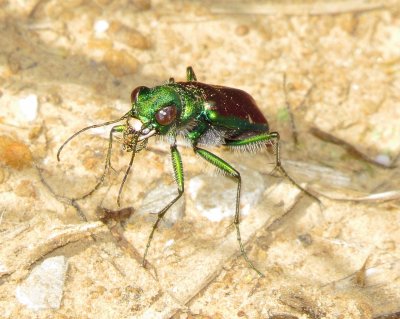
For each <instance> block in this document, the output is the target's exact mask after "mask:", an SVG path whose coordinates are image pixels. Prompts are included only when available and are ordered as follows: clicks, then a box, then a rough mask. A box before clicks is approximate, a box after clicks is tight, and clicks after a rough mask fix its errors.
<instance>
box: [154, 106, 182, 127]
mask: <svg viewBox="0 0 400 319" xmlns="http://www.w3.org/2000/svg"><path fill="white" fill-rule="evenodd" d="M177 113H178V110H177V109H176V106H175V105H168V106H165V107H163V108H162V109H160V110H158V111H157V112H156V114H155V118H156V121H157V123H158V124H161V125H169V124H171V123H172V122H173V121H175V119H176V115H177Z"/></svg>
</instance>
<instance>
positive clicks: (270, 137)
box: [226, 132, 322, 205]
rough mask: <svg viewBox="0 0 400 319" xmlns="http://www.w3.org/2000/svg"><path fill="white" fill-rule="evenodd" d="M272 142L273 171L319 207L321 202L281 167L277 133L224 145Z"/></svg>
mask: <svg viewBox="0 0 400 319" xmlns="http://www.w3.org/2000/svg"><path fill="white" fill-rule="evenodd" d="M271 140H274V144H275V168H274V171H275V170H277V171H279V172H280V173H281V174H282V175H283V176H284V177H285V178H287V180H288V181H289V182H290V183H292V184H293V185H294V186H295V187H297V188H298V189H299V190H301V191H302V192H303V193H304V194H306V195H307V196H308V197H310V198H312V199H314V200H315V201H317V202H318V204H319V205H321V204H322V203H321V200H320V199H319V198H318V197H317V196H315V195H314V194H312V193H311V192H309V191H308V190H306V189H305V188H304V187H302V186H301V185H300V184H299V183H297V182H296V181H295V180H294V179H293V178H292V177H291V176H290V175H289V174H288V173H287V172H286V170H285V168H284V167H283V166H282V163H281V154H280V153H281V151H280V144H279V141H280V136H279V133H278V132H271V133H262V134H260V135H255V136H251V137H249V138H246V139H242V140H237V141H227V142H226V145H227V146H234V147H235V146H236V147H237V146H246V145H251V144H254V143H255V144H259V143H263V142H264V143H266V142H268V141H271Z"/></svg>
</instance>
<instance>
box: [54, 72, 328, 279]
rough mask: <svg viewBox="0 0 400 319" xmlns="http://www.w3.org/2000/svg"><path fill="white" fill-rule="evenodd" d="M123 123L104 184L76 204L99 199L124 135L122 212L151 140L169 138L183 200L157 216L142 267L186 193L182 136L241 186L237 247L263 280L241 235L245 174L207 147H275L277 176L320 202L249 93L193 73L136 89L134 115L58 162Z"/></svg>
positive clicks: (244, 148)
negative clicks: (298, 177)
mask: <svg viewBox="0 0 400 319" xmlns="http://www.w3.org/2000/svg"><path fill="white" fill-rule="evenodd" d="M121 121H123V124H118V125H115V126H113V127H112V128H111V130H110V135H109V144H108V151H107V156H106V161H105V166H104V172H103V174H102V176H101V178H100V180H99V182H98V183H97V184H96V185H95V187H94V188H93V189H92V190H91V191H90V192H88V193H86V194H85V195H83V196H81V197H79V198H75V200H78V199H83V198H86V197H88V196H89V195H91V194H93V192H95V191H96V190H97V189H98V188H99V187H100V185H101V184H102V183H103V181H104V178H105V176H106V175H107V173H108V171H109V168H110V167H111V163H110V159H111V150H112V142H113V136H114V134H115V133H121V134H122V137H123V148H124V150H126V151H127V152H131V153H132V155H131V158H130V162H129V165H128V168H127V170H126V172H125V175H124V178H123V180H122V183H121V186H120V188H119V193H118V197H117V203H118V206H120V198H121V193H122V189H123V186H124V184H125V181H126V179H127V176H128V174H129V171H130V169H131V167H132V163H133V160H134V158H135V155H136V153H138V152H140V151H141V150H143V149H144V148H145V147H146V144H147V142H148V139H149V138H150V137H152V136H166V137H168V140H169V141H170V151H171V158H172V167H173V173H174V178H175V182H176V185H177V188H178V195H177V196H176V197H175V198H174V199H173V200H171V201H170V202H169V203H168V205H167V206H165V207H164V208H163V209H161V210H160V211H159V212H158V214H157V216H158V218H157V220H156V222H155V223H154V225H153V228H152V230H151V233H150V235H149V238H148V240H147V244H146V248H145V252H144V255H143V261H142V263H143V266H145V264H146V256H147V252H148V250H149V247H150V243H151V241H152V239H153V235H154V232H155V231H156V229H157V227H158V224H159V223H160V221H161V219H162V218H163V217H164V215H165V214H166V212H167V211H168V209H169V208H170V207H171V206H172V205H173V204H175V202H176V201H177V200H178V199H179V198H180V197H181V196H182V194H183V192H184V189H185V185H184V174H183V166H182V160H181V155H180V153H179V151H178V148H177V145H176V139H177V137H178V136H182V137H183V138H184V139H186V140H187V141H188V142H189V144H190V145H191V147H192V148H193V151H194V153H196V154H198V155H199V156H200V157H202V158H203V159H204V160H206V161H207V162H209V163H211V164H212V165H213V166H215V167H216V168H217V169H219V170H220V171H222V172H223V173H225V174H226V175H228V176H230V177H232V178H233V179H234V180H235V181H236V183H237V193H236V210H235V216H234V220H233V224H234V226H235V228H236V234H237V241H238V243H239V247H240V251H241V254H242V256H243V257H244V259H245V260H246V262H247V263H248V265H249V266H250V267H251V268H252V269H254V270H255V271H256V272H257V273H258V274H259V275H260V276H263V274H262V273H261V272H260V271H259V270H258V269H257V268H256V267H255V266H254V265H253V263H252V262H251V261H250V259H249V258H248V256H247V254H246V252H245V250H244V246H243V243H242V239H241V235H240V228H239V223H240V209H239V207H240V206H239V203H240V189H241V183H242V181H241V177H240V173H239V172H238V171H237V170H236V169H235V168H234V167H233V166H232V165H231V164H229V163H227V162H226V161H224V160H223V159H221V158H220V157H218V156H217V155H215V154H213V153H211V152H210V151H207V150H205V149H204V148H203V147H204V146H220V145H223V146H228V147H230V148H237V149H239V150H243V151H250V150H254V149H259V148H262V147H265V146H271V145H275V162H276V163H275V164H276V166H275V169H274V170H277V171H279V172H280V173H281V174H282V175H283V176H284V177H286V178H287V179H288V180H289V181H290V182H291V183H292V184H293V185H295V186H296V187H297V188H299V189H300V190H301V191H303V192H304V193H305V194H307V195H308V196H310V197H312V198H314V199H315V200H317V201H318V202H320V201H319V199H318V198H316V197H315V196H314V195H313V194H311V193H310V192H308V191H307V190H305V189H304V188H303V187H301V186H300V185H299V184H298V183H297V182H295V181H294V180H293V179H292V178H291V177H290V176H289V175H288V174H287V173H286V171H285V169H284V168H283V167H282V164H281V159H280V148H279V133H278V132H270V131H269V126H268V122H267V119H266V118H265V117H264V115H263V114H262V113H261V111H260V109H259V108H258V106H257V105H256V102H255V101H254V99H253V98H252V97H251V96H250V95H249V94H248V93H246V92H244V91H242V90H239V89H234V88H229V87H224V86H219V85H210V84H205V83H201V82H197V79H196V75H195V73H194V71H193V68H192V67H188V68H187V69H186V82H175V80H174V79H173V78H170V79H169V81H168V83H166V84H163V85H160V86H156V87H153V88H148V87H145V86H139V87H137V88H135V89H134V90H133V91H132V94H131V109H130V110H129V112H127V113H126V114H125V115H123V116H122V117H121V118H119V119H116V120H113V121H108V122H104V123H101V124H96V125H91V126H88V127H85V128H83V129H81V130H80V131H78V132H76V133H75V134H73V135H72V136H71V137H69V138H68V139H67V140H66V141H65V142H64V143H63V144H62V145H61V147H60V148H59V150H58V152H57V159H58V161H60V153H61V151H62V149H63V148H64V146H65V145H66V144H67V143H68V142H69V141H71V140H72V139H73V138H74V137H75V136H77V135H78V134H80V133H82V132H84V131H86V130H89V129H92V128H96V127H101V126H106V125H110V124H114V123H117V122H121Z"/></svg>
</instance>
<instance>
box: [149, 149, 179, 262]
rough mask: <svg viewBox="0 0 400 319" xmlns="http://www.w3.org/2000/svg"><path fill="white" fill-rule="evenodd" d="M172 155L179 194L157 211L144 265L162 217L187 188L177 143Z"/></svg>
mask: <svg viewBox="0 0 400 319" xmlns="http://www.w3.org/2000/svg"><path fill="white" fill-rule="evenodd" d="M171 157H172V168H173V170H174V179H175V182H176V184H177V186H178V195H177V196H176V197H175V198H174V199H173V200H172V201H170V202H169V204H168V205H167V206H165V207H164V208H163V209H162V210H160V211H159V212H158V213H157V220H156V222H155V223H154V225H153V229H152V230H151V233H150V236H149V238H148V240H147V244H146V249H145V251H144V255H143V261H142V264H143V266H145V265H146V256H147V252H148V250H149V248H150V243H151V241H152V239H153V235H154V232H155V231H156V229H157V227H158V224H159V223H160V221H161V219H162V218H163V217H164V215H165V213H166V212H167V211H168V209H169V208H170V207H171V206H172V205H173V204H175V203H176V202H177V200H178V199H179V198H180V197H181V196H182V194H183V192H184V190H185V184H184V177H183V166H182V159H181V155H180V154H179V151H178V149H177V147H176V145H175V144H174V145H171Z"/></svg>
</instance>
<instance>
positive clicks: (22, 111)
mask: <svg viewBox="0 0 400 319" xmlns="http://www.w3.org/2000/svg"><path fill="white" fill-rule="evenodd" d="M38 105H39V103H38V98H37V95H35V94H29V95H28V96H26V97H25V98H22V99H20V100H19V101H18V106H19V115H20V116H22V117H23V119H24V120H26V121H33V120H34V119H36V117H37V112H38Z"/></svg>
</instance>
